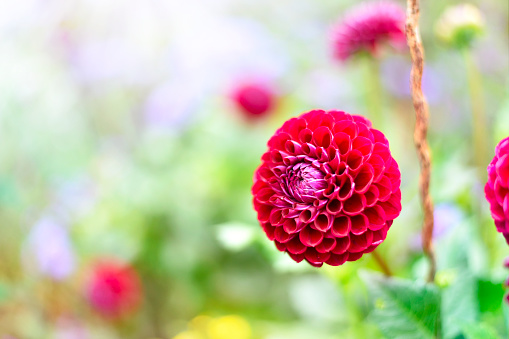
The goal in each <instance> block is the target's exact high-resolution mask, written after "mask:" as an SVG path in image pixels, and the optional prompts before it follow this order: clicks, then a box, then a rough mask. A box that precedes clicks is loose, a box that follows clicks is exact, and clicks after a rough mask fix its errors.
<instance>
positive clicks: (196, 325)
mask: <svg viewBox="0 0 509 339" xmlns="http://www.w3.org/2000/svg"><path fill="white" fill-rule="evenodd" d="M211 321H212V317H209V316H206V315H199V316H197V317H195V318H194V319H193V320H191V321H190V322H189V328H192V329H193V330H197V331H200V332H204V331H206V330H207V328H208V326H209V323H210V322H211Z"/></svg>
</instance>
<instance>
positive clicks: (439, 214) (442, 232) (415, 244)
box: [411, 203, 464, 251]
mask: <svg viewBox="0 0 509 339" xmlns="http://www.w3.org/2000/svg"><path fill="white" fill-rule="evenodd" d="M463 218H464V215H463V211H462V210H461V209H460V208H459V207H458V206H456V205H454V204H450V203H441V204H438V205H436V206H435V211H434V227H433V239H434V240H438V239H440V238H443V237H444V236H446V235H447V234H448V233H449V232H451V231H452V230H453V229H454V228H455V227H457V226H458V225H459V224H460V223H461V222H462V220H463ZM421 239H422V237H421V234H420V233H419V234H416V235H414V237H413V238H412V240H411V248H412V249H413V250H415V251H419V250H420V249H421Z"/></svg>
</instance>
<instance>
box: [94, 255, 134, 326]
mask: <svg viewBox="0 0 509 339" xmlns="http://www.w3.org/2000/svg"><path fill="white" fill-rule="evenodd" d="M86 294H87V298H88V301H89V302H90V304H91V305H92V307H93V308H94V309H95V310H96V311H98V312H99V313H100V314H102V315H103V316H105V317H108V318H119V317H123V316H126V315H129V314H131V313H133V312H135V311H136V310H137V309H138V308H139V306H140V303H141V300H142V291H141V281H140V278H139V276H138V273H137V272H136V271H135V270H134V269H133V268H132V267H130V266H128V265H125V264H122V263H119V262H117V261H116V260H108V261H102V262H99V263H97V264H96V265H94V266H93V268H92V274H91V277H90V280H89V282H88V285H87V291H86Z"/></svg>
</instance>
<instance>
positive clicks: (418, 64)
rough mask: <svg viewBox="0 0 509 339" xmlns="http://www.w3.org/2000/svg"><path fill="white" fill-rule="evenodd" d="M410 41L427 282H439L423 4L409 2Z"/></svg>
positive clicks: (407, 35) (407, 22) (408, 34)
mask: <svg viewBox="0 0 509 339" xmlns="http://www.w3.org/2000/svg"><path fill="white" fill-rule="evenodd" d="M406 37H407V42H408V46H409V47H410V55H411V57H412V72H411V74H410V83H411V89H412V100H413V104H414V109H415V129H414V143H415V147H416V148H417V153H418V155H419V162H420V166H421V173H420V177H419V187H420V193H421V203H422V209H423V212H424V221H423V227H422V247H423V251H424V254H425V255H426V256H427V257H428V259H429V262H430V267H429V272H428V277H427V280H428V282H433V281H434V280H435V272H436V260H435V251H434V248H433V202H432V200H431V196H430V193H429V184H430V174H431V161H430V150H429V146H428V142H427V140H426V135H427V133H428V116H429V113H428V106H427V104H426V99H425V98H424V94H423V93H422V72H423V68H424V48H423V47H422V43H421V36H420V33H419V0H407V18H406Z"/></svg>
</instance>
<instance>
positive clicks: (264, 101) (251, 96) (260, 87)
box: [231, 82, 275, 118]
mask: <svg viewBox="0 0 509 339" xmlns="http://www.w3.org/2000/svg"><path fill="white" fill-rule="evenodd" d="M231 98H232V100H233V102H234V103H235V105H236V106H237V108H238V109H239V110H240V111H241V112H242V113H244V114H245V115H246V117H247V118H258V117H261V116H264V115H266V114H267V113H270V111H271V110H272V108H273V107H274V105H275V95H274V93H273V91H272V89H271V88H270V87H269V86H268V85H266V84H263V83H261V82H248V83H245V84H241V85H240V86H238V87H236V88H235V89H234V90H233V91H232V94H231Z"/></svg>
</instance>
